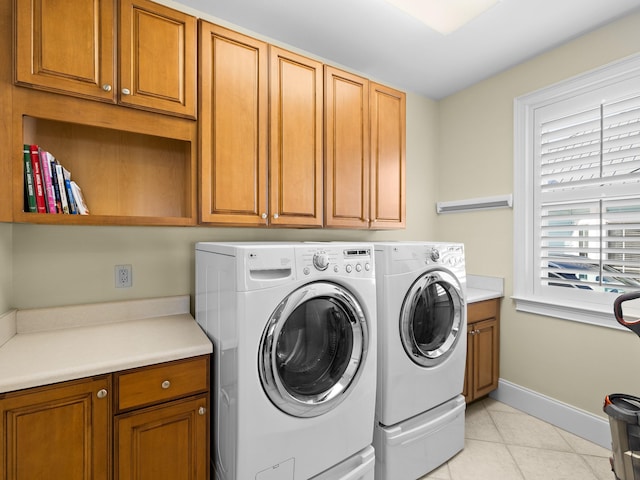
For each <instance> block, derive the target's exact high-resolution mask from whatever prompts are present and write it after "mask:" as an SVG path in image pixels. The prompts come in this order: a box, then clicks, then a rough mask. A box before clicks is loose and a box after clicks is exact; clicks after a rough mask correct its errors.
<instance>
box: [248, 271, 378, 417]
mask: <svg viewBox="0 0 640 480" xmlns="http://www.w3.org/2000/svg"><path fill="white" fill-rule="evenodd" d="M367 345H368V330H367V321H366V319H365V316H364V313H363V309H362V307H361V306H360V304H359V303H358V301H357V299H356V298H355V297H354V296H353V295H352V294H351V293H349V292H348V291H347V290H345V289H344V288H342V287H341V286H339V285H336V284H333V283H328V282H317V283H311V284H308V285H305V286H303V287H300V288H299V289H297V290H295V291H294V292H292V293H291V294H289V295H288V296H287V297H286V298H285V299H284V300H283V301H282V302H281V303H280V304H279V305H278V307H277V308H276V310H275V311H274V312H273V314H272V315H271V317H270V318H269V321H268V322H267V326H266V328H265V330H264V332H263V335H262V339H261V342H260V350H259V355H258V368H259V373H260V380H261V382H262V386H263V388H264V391H265V393H266V394H267V396H268V397H269V399H270V400H271V401H272V402H273V403H274V404H275V405H276V406H277V407H278V408H279V409H280V410H282V411H283V412H286V413H288V414H290V415H294V416H296V417H314V416H317V415H321V414H323V413H325V412H327V411H329V410H331V409H332V408H334V407H335V406H336V405H338V404H339V403H340V402H342V400H343V399H344V398H345V397H346V396H347V395H348V394H349V391H350V388H351V387H352V386H353V385H355V382H357V379H358V375H359V373H360V371H361V365H362V364H363V363H364V361H365V357H366V355H367Z"/></svg>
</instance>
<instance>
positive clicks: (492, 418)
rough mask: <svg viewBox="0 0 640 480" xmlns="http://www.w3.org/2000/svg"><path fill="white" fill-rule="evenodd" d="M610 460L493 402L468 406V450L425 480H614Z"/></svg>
mask: <svg viewBox="0 0 640 480" xmlns="http://www.w3.org/2000/svg"><path fill="white" fill-rule="evenodd" d="M609 455H610V452H609V450H607V449H604V448H602V447H600V446H599V445H596V444H593V443H591V442H589V441H587V440H584V439H582V438H580V437H577V436H576V435H573V434H571V433H569V432H566V431H564V430H561V429H559V428H557V427H555V426H553V425H550V424H548V423H546V422H543V421H542V420H539V419H537V418H535V417H532V416H530V415H527V414H526V413H523V412H521V411H519V410H516V409H514V408H512V407H510V406H508V405H505V404H503V403H500V402H497V401H495V400H493V399H490V398H487V399H483V400H479V401H477V402H474V403H472V404H470V405H467V411H466V419H465V447H464V450H463V451H462V452H460V453H459V454H457V455H456V456H455V457H453V458H452V459H451V460H449V462H447V463H446V464H445V465H443V466H442V467H440V468H438V469H436V470H434V471H433V472H431V473H430V474H428V475H426V476H425V477H422V478H421V479H420V480H614V479H615V476H614V474H613V472H612V471H611V467H610V465H609Z"/></svg>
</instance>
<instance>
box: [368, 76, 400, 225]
mask: <svg viewBox="0 0 640 480" xmlns="http://www.w3.org/2000/svg"><path fill="white" fill-rule="evenodd" d="M370 90H371V108H370V114H371V210H370V212H371V228H374V229H382V228H404V227H405V217H406V208H405V205H406V198H405V148H406V147H405V144H406V140H405V137H406V132H405V130H406V95H405V93H404V92H400V91H398V90H394V89H392V88H389V87H386V86H384V85H380V84H377V83H371V84H370Z"/></svg>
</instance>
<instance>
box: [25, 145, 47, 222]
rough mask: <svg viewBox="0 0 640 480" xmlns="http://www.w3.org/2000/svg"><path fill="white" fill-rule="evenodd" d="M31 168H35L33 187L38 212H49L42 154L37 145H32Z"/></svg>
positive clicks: (30, 148)
mask: <svg viewBox="0 0 640 480" xmlns="http://www.w3.org/2000/svg"><path fill="white" fill-rule="evenodd" d="M29 152H30V153H31V168H33V188H34V190H35V191H36V207H37V211H38V213H47V206H46V200H45V196H44V195H45V193H44V180H43V177H42V170H41V169H40V154H39V152H38V146H37V145H30V146H29Z"/></svg>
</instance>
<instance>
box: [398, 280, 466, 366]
mask: <svg viewBox="0 0 640 480" xmlns="http://www.w3.org/2000/svg"><path fill="white" fill-rule="evenodd" d="M434 283H439V284H440V285H441V286H442V287H443V288H444V289H445V290H446V291H447V292H448V293H449V294H450V295H451V300H452V305H453V310H454V312H453V315H454V318H453V325H452V327H451V330H450V332H449V334H448V335H447V339H446V340H445V341H444V343H443V344H442V345H441V346H440V347H438V348H436V349H434V350H423V349H421V348H420V346H419V345H418V342H417V341H416V338H415V335H414V333H413V328H412V322H413V312H414V310H415V306H416V303H417V301H418V299H419V298H420V294H421V293H422V291H423V290H424V289H425V288H427V287H429V286H430V285H433V284H434ZM463 318H464V300H463V295H462V289H461V287H460V283H459V282H458V280H457V278H456V277H455V276H454V275H452V274H450V273H448V272H446V271H444V270H436V271H432V272H428V273H426V274H424V275H422V276H421V277H420V278H418V279H417V280H416V281H415V282H414V283H413V285H412V286H411V288H410V289H409V291H408V292H407V295H406V296H405V300H404V302H403V305H402V310H401V311H400V339H401V341H402V346H403V347H404V349H405V351H406V352H407V354H408V355H409V358H411V360H412V361H413V362H415V363H416V364H418V365H420V366H423V367H433V366H435V365H438V364H440V363H442V362H443V361H444V360H445V359H446V358H447V357H448V356H449V355H451V353H453V351H454V348H455V346H456V344H457V343H458V340H459V339H460V336H461V335H462V334H463V333H464V332H462V331H461V328H462V327H463Z"/></svg>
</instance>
